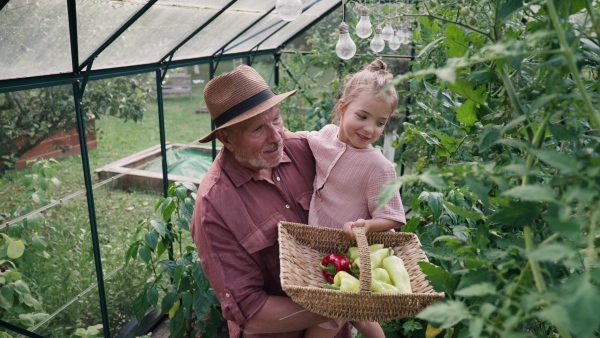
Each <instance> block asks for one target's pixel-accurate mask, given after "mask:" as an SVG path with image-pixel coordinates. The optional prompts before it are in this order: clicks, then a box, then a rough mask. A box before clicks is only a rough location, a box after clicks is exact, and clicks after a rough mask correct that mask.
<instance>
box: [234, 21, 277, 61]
mask: <svg viewBox="0 0 600 338" xmlns="http://www.w3.org/2000/svg"><path fill="white" fill-rule="evenodd" d="M287 23H288V22H287V21H283V20H281V19H280V18H279V16H278V15H275V14H270V15H267V17H266V18H264V19H262V20H261V21H260V22H259V23H258V24H256V25H254V26H253V27H252V28H250V29H249V30H248V31H247V32H245V33H244V34H243V35H242V36H240V37H239V38H237V39H235V41H233V42H232V43H231V44H230V45H229V46H228V47H227V49H226V50H225V52H226V53H228V54H229V53H239V52H245V51H248V50H251V49H252V48H254V47H255V46H256V45H258V44H259V43H261V42H262V41H263V40H265V39H266V38H267V37H268V36H269V35H271V34H273V32H275V31H276V30H278V29H280V28H281V27H282V26H283V25H285V24H287Z"/></svg>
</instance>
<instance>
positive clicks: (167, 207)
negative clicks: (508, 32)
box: [161, 197, 176, 222]
mask: <svg viewBox="0 0 600 338" xmlns="http://www.w3.org/2000/svg"><path fill="white" fill-rule="evenodd" d="M161 207H162V218H163V220H164V221H165V222H168V221H169V220H170V219H171V215H173V211H175V208H176V206H175V202H174V201H173V199H172V198H171V197H169V198H166V199H165V202H164V203H163V204H162V205H161Z"/></svg>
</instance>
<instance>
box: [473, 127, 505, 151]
mask: <svg viewBox="0 0 600 338" xmlns="http://www.w3.org/2000/svg"><path fill="white" fill-rule="evenodd" d="M501 131H502V127H500V126H496V125H493V124H488V125H486V126H485V127H483V130H482V131H481V133H480V134H479V140H478V142H477V147H478V148H479V151H486V150H488V149H489V148H490V147H491V146H493V145H494V144H495V143H496V141H498V140H499V139H500V137H501V136H502V134H501Z"/></svg>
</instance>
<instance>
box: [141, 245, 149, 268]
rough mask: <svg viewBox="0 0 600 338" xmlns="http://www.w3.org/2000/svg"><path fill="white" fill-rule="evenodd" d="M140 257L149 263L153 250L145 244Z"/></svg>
mask: <svg viewBox="0 0 600 338" xmlns="http://www.w3.org/2000/svg"><path fill="white" fill-rule="evenodd" d="M138 254H139V255H140V258H141V259H142V260H143V261H144V262H145V263H146V264H149V263H150V260H151V259H152V250H150V248H149V247H148V246H147V245H144V246H143V247H142V248H141V249H140V251H139V253H138Z"/></svg>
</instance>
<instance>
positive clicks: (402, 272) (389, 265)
mask: <svg viewBox="0 0 600 338" xmlns="http://www.w3.org/2000/svg"><path fill="white" fill-rule="evenodd" d="M382 265H383V268H384V269H386V270H387V272H388V274H389V275H390V279H391V280H392V282H393V283H394V286H396V287H397V288H398V289H399V290H400V292H401V293H412V287H411V285H410V276H409V275H408V271H406V268H405V267H404V261H402V258H400V257H398V256H395V255H392V256H389V257H386V258H384V259H383V262H382Z"/></svg>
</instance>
